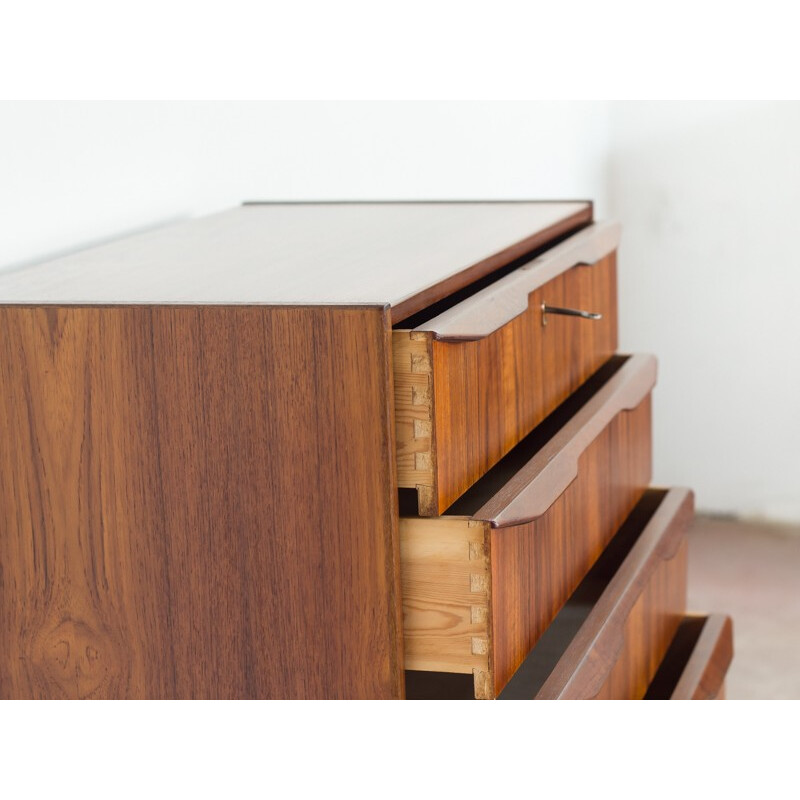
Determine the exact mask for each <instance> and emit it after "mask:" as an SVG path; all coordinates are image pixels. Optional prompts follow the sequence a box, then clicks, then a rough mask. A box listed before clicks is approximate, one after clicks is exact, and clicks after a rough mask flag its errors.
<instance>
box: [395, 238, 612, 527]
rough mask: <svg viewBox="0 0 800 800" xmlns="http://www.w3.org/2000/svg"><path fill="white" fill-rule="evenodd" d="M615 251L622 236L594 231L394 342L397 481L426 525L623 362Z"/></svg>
mask: <svg viewBox="0 0 800 800" xmlns="http://www.w3.org/2000/svg"><path fill="white" fill-rule="evenodd" d="M617 241H618V227H617V226H616V225H612V224H596V225H593V226H590V227H589V228H587V229H585V230H583V231H581V232H579V233H577V234H575V235H574V236H572V237H570V238H569V239H567V240H565V241H564V242H562V243H561V244H559V245H556V246H555V247H554V248H551V249H550V250H548V251H546V252H545V253H544V254H543V255H541V256H540V257H538V258H536V259H534V260H532V261H531V262H529V263H528V264H525V265H523V266H521V267H519V268H518V269H516V270H514V271H513V272H511V273H509V274H507V275H505V276H504V277H502V278H500V279H499V280H497V281H496V282H494V283H492V284H490V285H489V286H486V287H485V288H483V289H481V290H480V291H478V292H477V293H476V294H474V295H472V296H470V297H468V298H466V299H464V300H462V301H461V302H459V303H457V304H456V305H454V306H452V307H451V308H448V309H446V310H444V311H442V312H441V313H435V316H433V317H432V318H430V319H424V318H420V317H419V316H418V317H417V318H414V319H412V320H410V321H407V323H403V325H404V328H403V329H401V330H395V331H393V359H394V386H395V425H396V442H397V453H396V458H397V479H398V485H399V486H400V487H401V488H410V489H415V490H416V491H417V493H418V503H419V506H418V513H419V514H420V515H422V516H435V515H437V514H440V513H442V512H443V511H444V510H445V509H446V508H447V507H448V506H449V505H450V504H451V503H452V502H453V501H455V500H456V498H458V497H459V496H460V495H461V494H463V493H464V492H465V491H466V490H467V489H468V488H469V487H470V486H471V485H472V484H473V483H475V481H476V480H478V478H480V477H481V476H482V475H483V474H485V473H486V472H487V471H488V470H489V469H490V468H491V467H492V466H493V465H494V464H496V463H497V462H498V461H499V460H500V459H501V458H502V457H503V456H504V455H505V454H506V453H508V452H509V451H510V450H511V449H512V448H513V447H514V446H515V445H516V444H517V443H519V442H520V441H521V440H522V439H523V438H524V437H525V436H526V435H527V434H528V433H530V432H531V430H533V428H534V427H535V426H536V425H537V424H538V423H540V422H541V421H542V420H543V419H544V418H545V417H546V416H547V415H548V414H550V413H551V412H552V411H553V410H554V409H555V408H556V407H557V406H558V405H559V404H560V403H562V402H563V401H564V400H565V399H566V398H567V397H568V396H569V395H570V394H571V393H572V392H574V391H575V390H576V389H577V388H578V387H579V386H580V385H581V384H582V383H583V382H584V381H586V380H587V379H588V378H589V377H590V376H591V375H592V374H593V373H594V372H595V371H596V370H597V369H599V368H600V367H601V366H602V365H603V363H604V362H606V361H607V360H608V359H609V358H610V357H611V356H612V355H613V354H614V352H615V351H616V347H617V300H616V285H617V279H616V246H617ZM543 307H547V308H560V309H577V310H584V311H587V312H593V313H595V314H597V315H600V317H601V318H600V319H592V320H590V319H585V318H580V317H576V316H566V315H563V314H559V313H556V312H549V313H548V312H546V311H544V310H543ZM437 311H438V309H437ZM545 323H546V324H545Z"/></svg>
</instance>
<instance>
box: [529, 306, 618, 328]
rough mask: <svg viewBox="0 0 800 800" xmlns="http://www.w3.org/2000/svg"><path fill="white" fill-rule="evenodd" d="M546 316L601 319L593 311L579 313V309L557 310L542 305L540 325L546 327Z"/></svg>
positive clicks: (556, 308) (557, 308) (599, 315)
mask: <svg viewBox="0 0 800 800" xmlns="http://www.w3.org/2000/svg"><path fill="white" fill-rule="evenodd" d="M548 314H561V315H562V316H565V317H580V318H581V319H603V315H602V314H598V313H597V312H595V311H581V310H580V309H579V308H559V307H558V306H548V305H547V303H542V325H547V315H548Z"/></svg>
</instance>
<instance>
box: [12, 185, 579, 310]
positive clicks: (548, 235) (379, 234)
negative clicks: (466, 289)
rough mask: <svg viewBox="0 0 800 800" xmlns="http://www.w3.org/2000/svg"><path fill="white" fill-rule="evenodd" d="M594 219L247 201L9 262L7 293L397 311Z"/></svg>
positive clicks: (460, 208) (561, 208) (565, 206)
mask: <svg viewBox="0 0 800 800" xmlns="http://www.w3.org/2000/svg"><path fill="white" fill-rule="evenodd" d="M591 219H592V204H591V203H590V202H586V201H574V202H572V201H570V202H567V201H564V202H527V201H525V202H522V201H520V202H453V203H439V202H436V203H432V202H420V203H253V204H245V205H243V206H241V207H238V208H235V209H232V210H230V211H225V212H222V213H219V214H214V215H212V216H208V217H202V218H199V219H194V220H190V221H187V222H183V223H180V224H176V225H170V226H168V227H164V228H159V229H155V230H152V231H149V232H146V233H142V234H138V235H135V236H130V237H127V238H124V239H119V240H117V241H113V242H110V243H108V244H103V245H100V246H96V247H92V248H90V249H87V250H84V251H81V252H77V253H74V254H72V255H68V256H65V257H62V258H58V259H55V260H52V261H47V262H44V263H42V264H37V265H33V266H28V267H24V268H21V269H17V270H12V271H9V272H7V273H5V274H4V273H2V272H0V303H3V304H115V303H154V304H173V303H174V304H179V303H191V304H206V303H208V304H211V303H224V304H228V303H231V304H233V303H246V304H281V303H286V304H298V305H306V304H309V305H317V304H335V305H354V304H355V305H358V304H368V305H382V306H391V307H392V309H393V317H394V318H395V320H397V319H402V318H404V317H405V316H408V315H410V314H412V313H414V312H415V311H417V310H419V308H422V307H423V306H424V305H427V304H429V303H431V302H435V301H436V300H438V299H440V298H441V297H444V296H446V295H447V294H449V293H452V292H453V291H456V290H458V289H459V288H461V287H462V286H464V285H466V284H467V283H469V282H471V281H474V280H476V279H478V278H480V277H482V276H483V275H486V274H488V273H489V272H491V271H493V270H495V269H498V268H500V267H502V266H504V265H505V264H507V263H509V262H510V261H512V260H514V259H516V258H519V257H520V256H523V255H525V254H526V253H528V252H530V251H531V250H533V249H535V248H537V247H541V246H543V245H545V244H547V243H548V242H550V241H552V240H553V239H555V238H557V237H559V236H562V235H564V234H566V233H569V232H571V231H573V230H576V229H578V228H580V227H582V226H583V225H586V224H588V223H589V222H590V221H591Z"/></svg>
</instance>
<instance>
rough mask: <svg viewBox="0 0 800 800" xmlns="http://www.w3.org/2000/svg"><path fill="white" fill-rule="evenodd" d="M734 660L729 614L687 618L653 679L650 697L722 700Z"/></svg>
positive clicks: (731, 626) (648, 697)
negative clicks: (728, 672) (726, 680)
mask: <svg viewBox="0 0 800 800" xmlns="http://www.w3.org/2000/svg"><path fill="white" fill-rule="evenodd" d="M732 660H733V623H732V621H731V618H730V617H727V616H724V615H722V614H712V615H711V616H709V617H700V616H689V617H686V618H685V619H684V620H683V621H682V622H681V625H680V627H679V628H678V630H677V632H676V633H675V637H674V639H673V640H672V643H671V645H670V647H669V650H668V651H667V653H666V655H665V656H664V660H663V662H662V664H661V666H660V667H659V670H658V673H657V674H656V676H655V677H654V678H653V682H652V684H651V685H650V688H649V689H648V692H647V699H650V700H714V699H719V700H723V699H725V675H726V673H727V671H728V667H730V665H731V661H732Z"/></svg>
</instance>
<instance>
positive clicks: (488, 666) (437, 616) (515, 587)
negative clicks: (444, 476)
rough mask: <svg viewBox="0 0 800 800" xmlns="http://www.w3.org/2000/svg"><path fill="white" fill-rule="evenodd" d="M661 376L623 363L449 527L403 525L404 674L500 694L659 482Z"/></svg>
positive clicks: (507, 462) (479, 491)
mask: <svg viewBox="0 0 800 800" xmlns="http://www.w3.org/2000/svg"><path fill="white" fill-rule="evenodd" d="M655 371H656V365H655V359H654V358H653V357H652V356H632V357H628V358H625V357H619V358H615V359H614V360H612V362H610V363H609V364H608V365H607V366H606V367H604V368H603V370H601V371H600V373H598V375H596V376H595V377H593V378H592V380H591V381H589V382H588V383H587V384H586V385H585V386H584V387H583V388H582V389H581V390H580V391H579V392H578V393H576V394H575V395H573V396H572V397H571V398H570V400H569V401H568V402H567V403H565V404H563V405H562V407H560V408H559V409H558V410H557V411H556V412H555V413H554V414H553V415H551V416H550V417H548V419H547V420H546V421H545V422H544V423H543V424H542V425H540V426H539V427H538V428H537V429H536V430H535V431H534V432H533V433H532V434H531V435H530V436H529V437H527V438H526V439H525V441H524V442H522V443H520V445H519V446H518V447H517V448H515V449H514V450H513V451H512V452H511V453H509V454H508V456H506V458H504V459H503V460H502V461H501V462H499V463H498V464H497V465H496V466H495V467H494V468H493V469H492V470H491V471H490V472H489V473H488V474H487V475H485V476H484V477H483V478H482V479H481V480H480V481H479V482H478V483H477V484H475V486H473V487H472V488H471V489H470V491H469V492H467V493H466V494H465V495H464V496H463V497H462V498H461V499H460V500H459V501H458V503H457V504H455V505H454V506H453V507H451V509H449V510H448V513H447V514H446V515H444V516H441V517H436V518H429V517H419V516H402V517H401V520H400V549H401V581H402V592H403V614H404V637H405V664H406V669H407V670H412V671H426V672H446V673H459V674H463V675H468V676H470V677H471V679H472V682H473V690H474V694H475V696H476V697H481V698H491V697H495V696H496V695H497V694H498V693H499V692H500V691H501V690H502V688H503V687H504V686H505V684H506V683H507V682H508V680H509V678H510V677H511V676H512V675H513V673H514V672H515V671H516V670H517V668H518V667H519V665H520V664H521V663H522V661H523V660H524V658H525V656H526V655H527V654H528V652H529V651H530V649H531V648H532V647H533V645H534V644H535V643H536V641H537V640H538V639H539V638H540V637H541V635H542V634H543V633H544V631H545V629H546V628H547V626H548V625H549V624H550V622H551V621H552V620H553V618H554V617H555V616H556V614H557V613H558V611H559V609H560V608H561V607H562V606H563V604H564V603H565V602H566V600H567V599H568V597H569V596H570V594H571V593H572V591H573V590H574V589H575V588H576V586H577V585H578V584H579V583H580V581H581V580H582V579H583V577H584V576H585V575H586V573H587V572H588V570H589V569H590V568H591V566H592V565H593V564H594V562H595V561H596V560H597V558H598V557H599V556H600V554H601V553H602V551H603V549H604V548H605V546H606V545H607V544H608V542H609V541H610V540H611V538H612V537H613V536H614V534H615V533H616V531H617V530H618V529H619V527H620V526H621V524H622V523H623V521H624V520H625V518H626V517H627V516H628V514H629V513H630V512H631V511H632V509H633V508H634V506H635V505H636V503H637V502H638V501H639V499H640V497H641V496H642V494H643V492H644V491H645V488H646V487H647V485H648V483H649V481H650V474H651V450H650V425H651V420H650V414H651V409H650V391H651V390H652V387H653V385H654V383H655Z"/></svg>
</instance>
